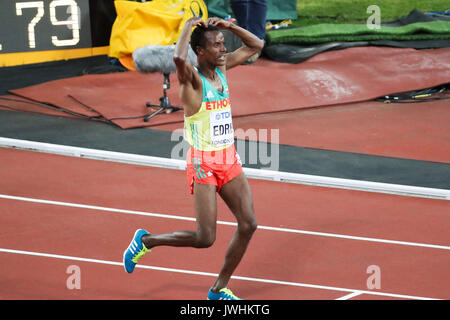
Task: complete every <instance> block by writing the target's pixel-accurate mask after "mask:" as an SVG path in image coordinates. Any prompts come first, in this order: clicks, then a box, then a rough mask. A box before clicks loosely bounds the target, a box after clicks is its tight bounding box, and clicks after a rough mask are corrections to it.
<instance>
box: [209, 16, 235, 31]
mask: <svg viewBox="0 0 450 320" xmlns="http://www.w3.org/2000/svg"><path fill="white" fill-rule="evenodd" d="M206 24H207V25H211V26H216V27H218V28H219V29H228V28H229V27H230V26H231V24H232V23H231V22H230V21H226V20H223V19H220V18H209V19H208V20H206Z"/></svg>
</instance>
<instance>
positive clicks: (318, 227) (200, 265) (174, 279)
mask: <svg viewBox="0 0 450 320" xmlns="http://www.w3.org/2000/svg"><path fill="white" fill-rule="evenodd" d="M0 175H1V177H2V179H0V195H1V196H0V209H1V215H0V225H1V229H0V230H1V231H0V272H1V275H2V277H1V281H2V285H1V286H0V298H1V299H186V297H189V298H190V299H205V297H206V292H207V291H208V288H209V286H210V285H211V284H212V282H213V281H214V277H213V275H212V274H215V273H216V272H218V270H219V268H220V266H221V264H222V261H223V256H224V253H225V250H226V246H227V244H228V242H229V240H230V238H231V235H232V233H233V231H234V228H235V227H234V226H233V225H225V224H218V226H217V228H218V230H217V231H218V232H217V241H216V243H215V244H214V246H213V247H212V248H209V249H202V250H199V249H191V248H184V249H183V248H169V247H160V248H155V249H154V250H153V251H152V252H151V253H149V254H148V255H146V256H145V257H144V258H142V260H141V262H142V264H140V266H152V267H155V266H156V267H162V268H168V269H164V270H155V269H149V268H138V269H136V271H135V273H133V274H132V275H128V274H126V272H125V271H124V270H123V268H122V266H121V265H120V262H121V259H122V253H123V250H124V249H125V248H126V246H127V245H128V243H129V241H130V238H131V236H132V234H133V233H134V231H135V229H136V228H139V227H144V228H147V229H148V230H149V231H151V232H154V233H160V232H170V231H175V230H178V229H192V228H195V222H193V221H187V220H181V219H182V218H183V217H186V218H191V217H193V216H194V212H193V206H192V199H191V196H190V195H189V193H188V188H187V182H186V180H185V173H184V172H183V171H176V170H168V169H159V168H150V167H140V166H134V165H127V164H119V163H112V162H104V161H98V160H87V159H79V158H70V157H63V156H56V155H49V154H43V153H36V152H29V151H19V150H13V149H0ZM250 184H251V187H252V190H253V194H254V201H255V211H256V215H257V219H258V222H259V226H260V227H261V229H260V230H257V232H256V233H255V236H254V238H253V239H252V242H251V245H250V247H249V249H248V251H247V254H246V256H245V257H244V259H243V261H242V262H241V264H240V266H239V267H238V269H237V270H236V273H235V275H236V276H238V277H248V278H250V279H245V280H243V279H240V278H239V279H232V281H231V282H230V287H231V288H232V289H233V291H235V292H236V293H237V294H238V295H240V296H242V297H244V298H246V299H336V298H340V297H343V296H347V295H348V294H351V293H352V292H356V293H355V296H354V299H380V298H382V299H390V298H394V299H397V298H408V297H410V298H413V297H428V298H441V299H449V298H450V292H449V290H448V283H449V275H448V272H447V271H448V268H449V266H450V254H449V252H450V251H449V249H450V247H449V244H450V236H449V234H448V227H449V220H448V214H449V209H448V208H449V207H448V202H447V201H444V200H431V199H421V198H409V197H401V196H392V195H385V194H376V193H365V192H359V191H349V190H339V189H329V188H321V187H311V186H303V185H295V184H287V183H278V182H269V181H262V180H250ZM6 195H7V196H19V197H25V198H27V199H45V200H52V201H58V202H65V203H68V204H67V205H65V206H62V205H61V203H52V204H50V203H36V202H35V201H34V200H32V202H30V201H23V200H24V199H21V200H19V199H7V198H6ZM73 203H75V204H85V205H91V206H99V207H101V208H90V209H88V208H78V207H75V206H74V205H73ZM218 207H219V214H218V219H219V220H220V221H225V222H226V221H230V222H232V221H233V217H232V216H231V214H230V213H229V211H228V210H227V209H226V207H225V205H224V204H223V202H222V201H221V200H220V201H218ZM108 208H116V209H123V210H134V211H138V212H133V213H135V214H130V213H131V212H129V211H127V212H112V211H111V210H109V209H108ZM137 213H139V214H137ZM144 213H160V214H167V215H169V216H170V217H175V218H176V219H169V218H163V217H157V216H149V215H143V214H144ZM268 226H270V227H274V228H281V229H277V230H273V229H270V230H269V229H267V228H266V227H268ZM288 229H290V230H288ZM292 230H297V232H292ZM287 231H291V232H287ZM307 231H309V232H313V234H307V233H306V232H307ZM317 232H322V233H326V234H318V233H317ZM339 235H350V236H353V237H354V238H342V237H340V236H339ZM358 237H366V238H369V239H361V238H358ZM383 239H388V240H393V241H394V242H393V243H386V242H382V241H383ZM395 241H403V242H402V243H398V242H395ZM421 244H429V245H435V246H436V247H427V246H421ZM437 246H442V247H437ZM8 250H19V251H8ZM31 253H45V254H54V255H58V256H56V257H48V256H47V257H43V256H37V255H30V254H31ZM73 257H80V258H85V259H97V260H98V261H95V262H93V261H75V260H73V259H74V258H73ZM70 265H77V266H79V267H80V270H81V289H80V290H69V289H67V286H66V281H67V279H68V277H69V275H68V274H67V273H66V270H67V268H68V266H70ZM371 265H376V266H379V268H380V271H381V288H380V289H373V290H369V289H368V288H367V279H368V277H369V276H370V275H369V274H367V273H366V270H367V268H368V267H369V266H371ZM173 269H177V270H184V271H183V272H174V270H173ZM188 271H199V272H206V273H208V274H206V275H205V274H191V273H186V272H188ZM261 279H268V280H273V281H272V282H263V281H262V280H261ZM310 285H315V286H317V287H315V286H310ZM374 294H378V295H374ZM392 294H393V295H392Z"/></svg>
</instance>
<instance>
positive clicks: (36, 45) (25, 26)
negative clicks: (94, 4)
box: [0, 0, 92, 54]
mask: <svg viewBox="0 0 450 320" xmlns="http://www.w3.org/2000/svg"><path fill="white" fill-rule="evenodd" d="M91 42H92V41H91V29H90V17H89V0H39V1H24V0H7V1H2V2H1V4H0V54H2V53H13V52H27V51H46V50H58V49H76V48H89V47H91Z"/></svg>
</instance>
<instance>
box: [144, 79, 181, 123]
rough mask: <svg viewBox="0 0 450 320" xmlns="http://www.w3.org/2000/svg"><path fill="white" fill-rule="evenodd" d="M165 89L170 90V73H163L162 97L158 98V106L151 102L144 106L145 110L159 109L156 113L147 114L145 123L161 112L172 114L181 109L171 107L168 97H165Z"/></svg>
mask: <svg viewBox="0 0 450 320" xmlns="http://www.w3.org/2000/svg"><path fill="white" fill-rule="evenodd" d="M167 89H170V73H164V83H163V92H164V95H163V96H162V97H161V98H159V101H160V104H154V103H151V102H147V103H146V104H145V105H146V106H147V108H150V107H159V109H158V110H157V111H155V112H153V113H152V114H149V115H148V116H146V117H145V118H144V121H145V122H148V121H149V120H150V119H151V118H153V117H154V116H156V115H157V114H159V113H161V112H162V111H165V112H166V113H172V112H173V111H178V110H181V109H182V108H181V107H175V106H172V104H171V103H170V100H169V97H168V96H167Z"/></svg>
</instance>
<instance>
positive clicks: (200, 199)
mask: <svg viewBox="0 0 450 320" xmlns="http://www.w3.org/2000/svg"><path fill="white" fill-rule="evenodd" d="M194 208H195V212H196V217H197V230H196V231H175V232H172V233H164V234H147V235H144V236H143V237H142V242H143V243H144V245H145V246H146V248H147V249H151V248H153V247H156V246H172V247H195V248H207V247H210V246H211V245H212V244H213V243H214V241H215V239H216V220H217V201H216V186H215V185H207V184H198V183H196V182H194Z"/></svg>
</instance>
